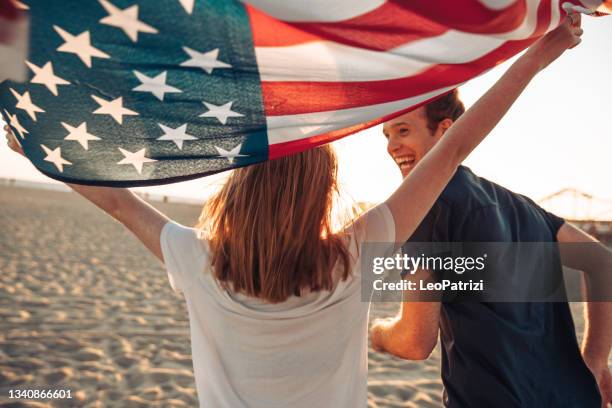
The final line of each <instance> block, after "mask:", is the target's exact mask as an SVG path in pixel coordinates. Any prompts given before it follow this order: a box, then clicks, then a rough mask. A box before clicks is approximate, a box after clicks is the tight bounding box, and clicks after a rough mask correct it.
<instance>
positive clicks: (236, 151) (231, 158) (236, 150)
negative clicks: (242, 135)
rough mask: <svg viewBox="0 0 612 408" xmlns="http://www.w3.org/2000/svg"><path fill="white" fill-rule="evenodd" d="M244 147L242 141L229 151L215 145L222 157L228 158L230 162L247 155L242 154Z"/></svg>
mask: <svg viewBox="0 0 612 408" xmlns="http://www.w3.org/2000/svg"><path fill="white" fill-rule="evenodd" d="M241 148H242V143H240V144H239V145H238V146H236V147H234V148H233V149H232V150H230V151H227V150H225V149H222V148H220V147H218V146H215V149H217V152H218V153H219V156H220V157H225V158H226V159H227V161H229V162H230V163H234V159H235V158H236V157H247V155H246V154H240V149H241Z"/></svg>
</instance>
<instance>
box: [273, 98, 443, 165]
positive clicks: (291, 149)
mask: <svg viewBox="0 0 612 408" xmlns="http://www.w3.org/2000/svg"><path fill="white" fill-rule="evenodd" d="M443 95H445V94H442V95H438V96H435V97H433V98H431V99H428V100H426V101H424V102H422V103H419V104H417V105H414V106H411V107H409V108H406V109H403V110H401V111H398V112H394V113H392V114H390V115H386V116H383V117H381V118H378V119H375V120H371V121H369V122H366V123H360V124H358V125H354V126H350V127H347V128H344V129H338V130H334V131H333V132H328V133H324V134H321V135H317V136H313V137H307V138H303V139H298V140H292V141H290V142H284V143H276V144H271V145H270V146H269V148H268V149H269V150H268V156H269V159H270V160H274V159H278V158H280V157H283V156H287V155H290V154H295V153H299V152H303V151H304V150H308V149H311V148H313V147H316V146H320V145H323V144H326V143H330V142H333V141H335V140H338V139H341V138H343V137H345V136H348V135H350V134H353V133H357V132H361V131H362V130H365V129H368V128H371V127H372V126H376V125H379V124H381V123H384V122H386V121H388V120H391V119H393V118H395V117H398V116H400V115H403V114H404V113H407V112H410V111H412V110H414V109H417V108H419V107H421V106H423V105H426V104H428V103H429V102H431V101H433V100H435V99H438V98H441V97H442V96H443Z"/></svg>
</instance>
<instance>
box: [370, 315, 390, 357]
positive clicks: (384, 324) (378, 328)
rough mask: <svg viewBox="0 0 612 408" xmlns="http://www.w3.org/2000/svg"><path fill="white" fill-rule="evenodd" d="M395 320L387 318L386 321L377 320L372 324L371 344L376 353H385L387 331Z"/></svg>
mask: <svg viewBox="0 0 612 408" xmlns="http://www.w3.org/2000/svg"><path fill="white" fill-rule="evenodd" d="M395 320H396V319H394V318H392V317H387V318H386V319H376V320H374V322H373V323H372V327H371V328H370V342H371V343H372V348H373V349H374V350H375V351H379V352H383V351H385V347H384V345H383V336H384V335H385V331H386V330H388V327H389V326H391V325H393V323H394V321H395Z"/></svg>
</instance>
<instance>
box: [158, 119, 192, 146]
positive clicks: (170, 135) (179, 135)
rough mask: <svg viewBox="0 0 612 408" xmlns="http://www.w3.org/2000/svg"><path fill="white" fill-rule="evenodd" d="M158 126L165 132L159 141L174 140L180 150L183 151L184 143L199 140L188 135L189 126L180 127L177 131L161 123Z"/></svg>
mask: <svg viewBox="0 0 612 408" xmlns="http://www.w3.org/2000/svg"><path fill="white" fill-rule="evenodd" d="M158 125H159V127H160V128H161V129H162V130H163V131H164V135H163V136H161V137H158V138H157V140H172V141H173V142H174V143H176V146H177V147H178V148H179V150H183V141H185V140H197V139H198V138H197V137H194V136H192V135H188V134H187V124H184V125H182V126H179V127H178V128H176V129H172V128H170V127H168V126H164V125H162V124H161V123H158Z"/></svg>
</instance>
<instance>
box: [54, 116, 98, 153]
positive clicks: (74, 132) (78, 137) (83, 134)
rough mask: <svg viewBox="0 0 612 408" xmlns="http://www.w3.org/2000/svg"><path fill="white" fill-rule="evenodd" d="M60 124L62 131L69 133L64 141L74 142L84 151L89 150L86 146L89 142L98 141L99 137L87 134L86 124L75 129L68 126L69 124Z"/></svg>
mask: <svg viewBox="0 0 612 408" xmlns="http://www.w3.org/2000/svg"><path fill="white" fill-rule="evenodd" d="M61 123H62V126H63V127H64V129H66V130H67V131H68V132H69V134H68V136H66V137H65V138H64V140H74V141H76V142H79V144H80V145H81V146H82V147H83V149H85V150H89V144H88V142H89V141H91V140H100V138H99V137H97V136H95V135H92V134H91V133H89V132H87V123H86V122H83V123H81V124H80V125H79V126H77V127H73V126H70V125H69V124H67V123H64V122H61Z"/></svg>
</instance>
